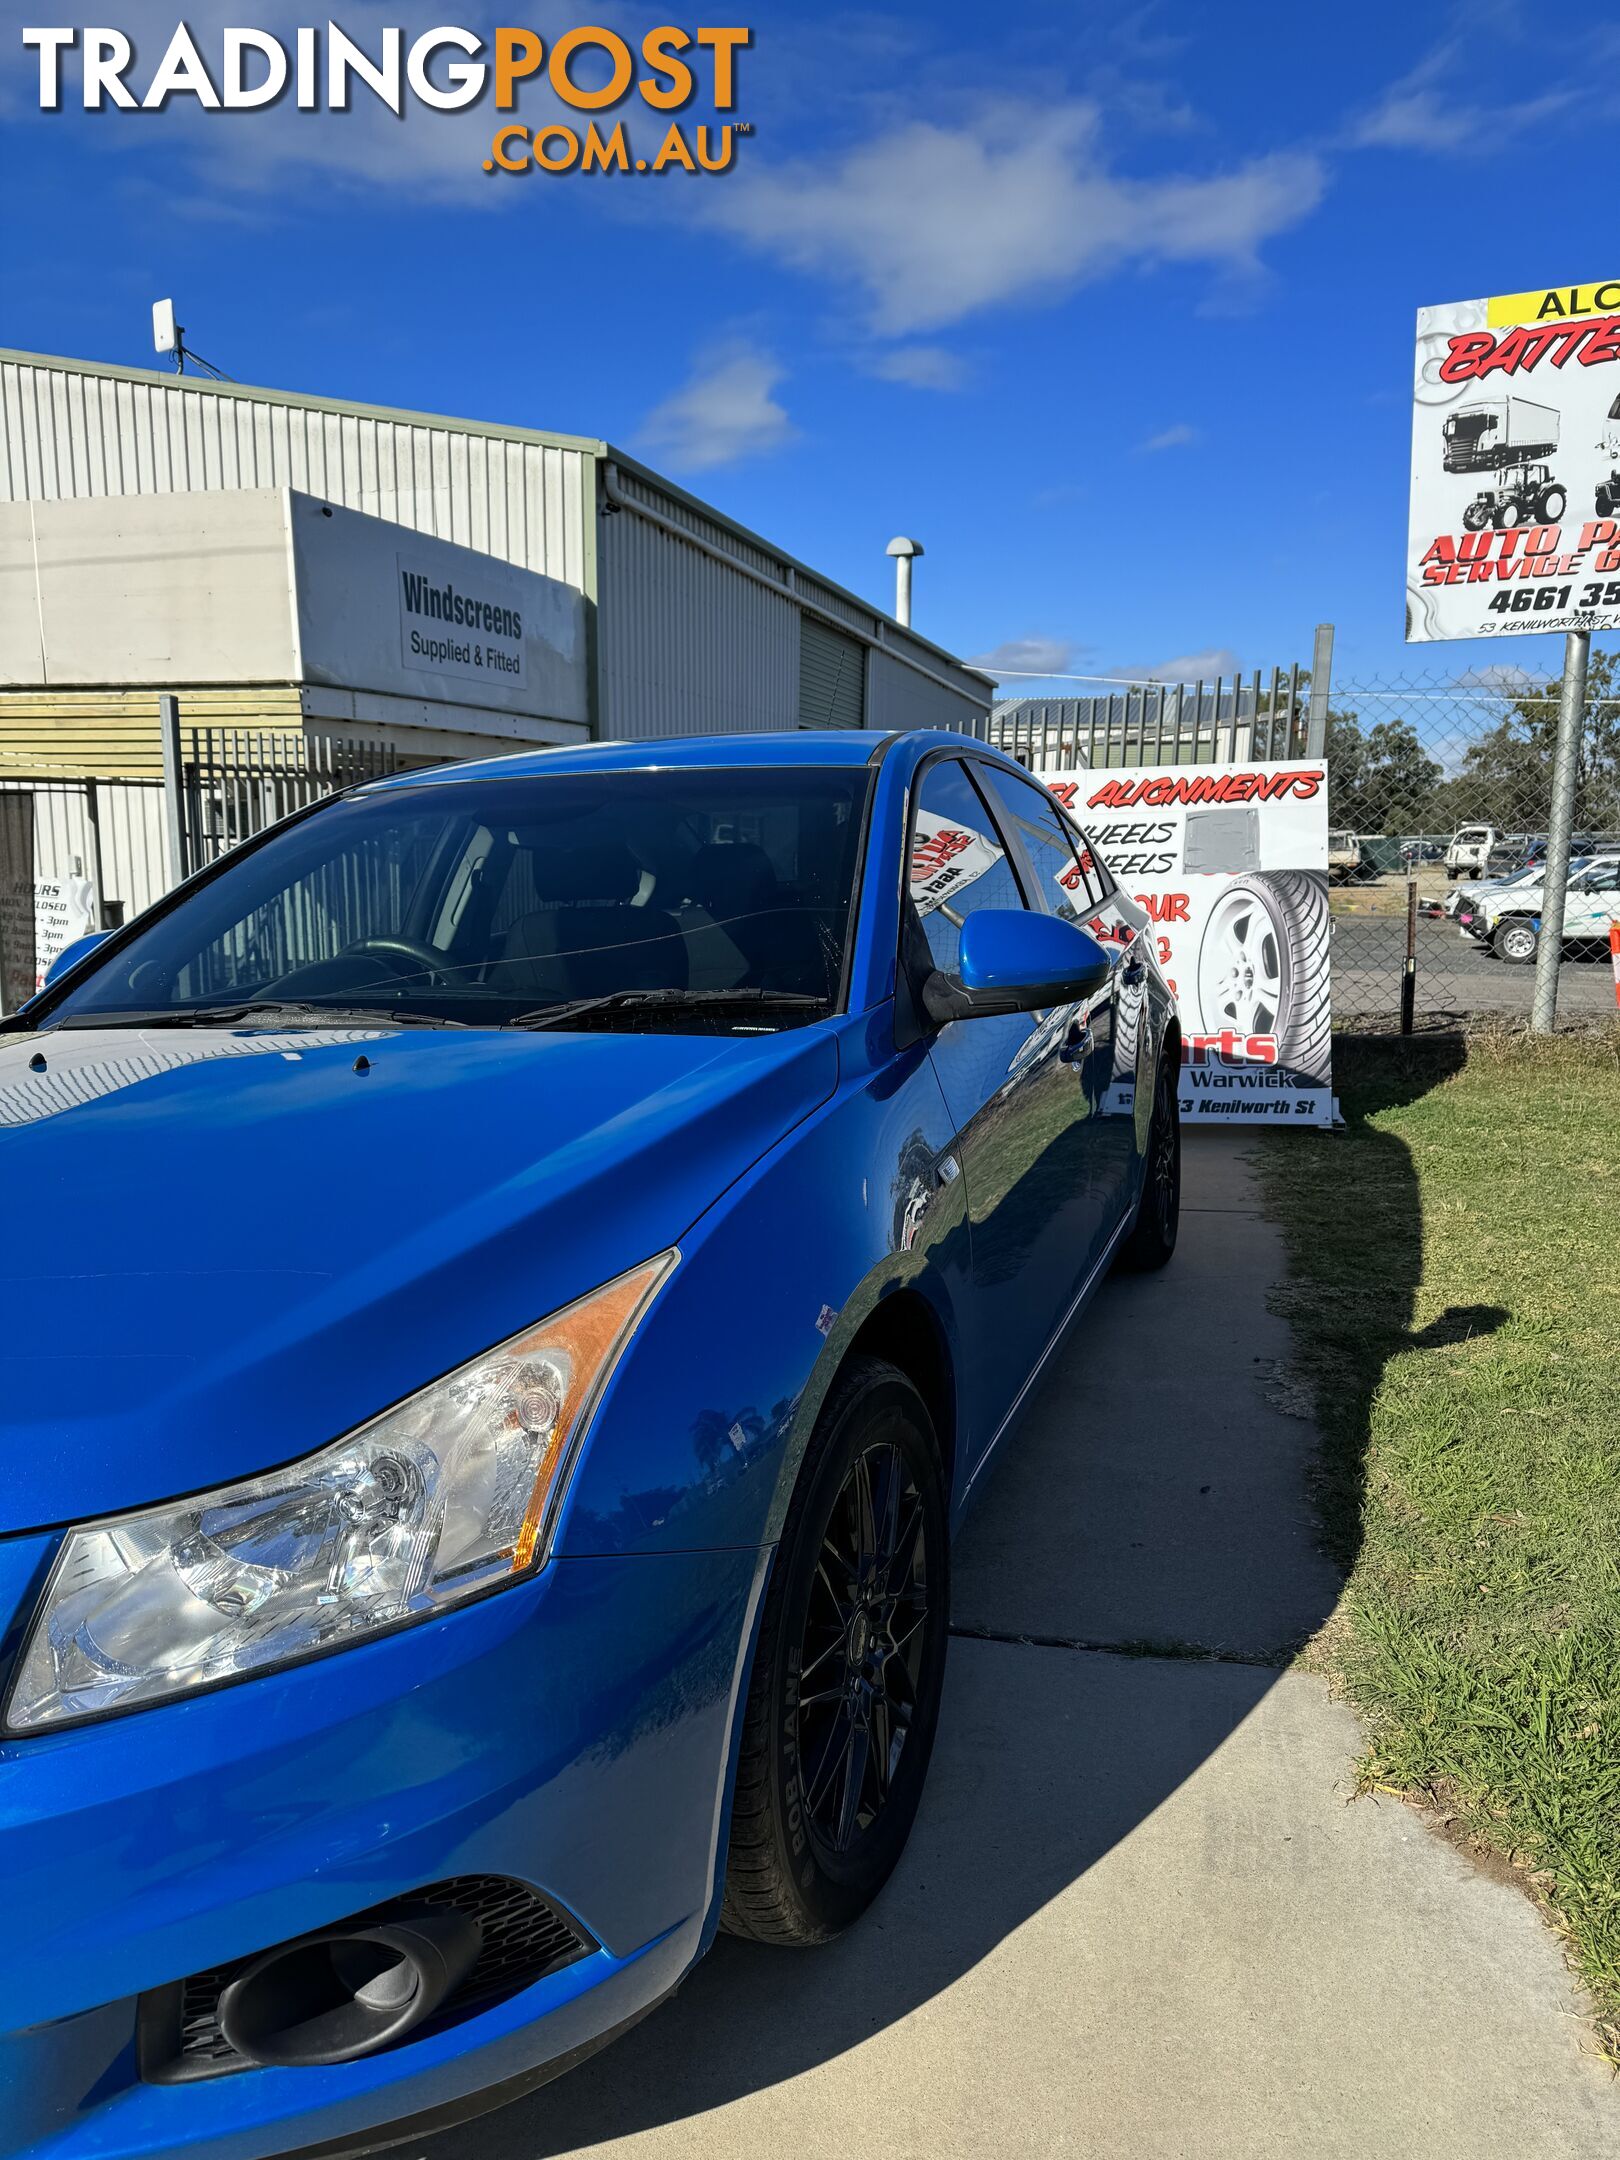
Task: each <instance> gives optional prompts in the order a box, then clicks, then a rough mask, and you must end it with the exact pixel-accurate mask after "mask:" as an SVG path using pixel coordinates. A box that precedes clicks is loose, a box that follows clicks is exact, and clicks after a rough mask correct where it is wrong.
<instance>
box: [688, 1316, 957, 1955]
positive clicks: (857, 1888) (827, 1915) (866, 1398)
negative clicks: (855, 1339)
mask: <svg viewBox="0 0 1620 2160" xmlns="http://www.w3.org/2000/svg"><path fill="white" fill-rule="evenodd" d="M948 1534H949V1533H948V1523H947V1509H946V1496H945V1478H944V1472H943V1470H942V1468H941V1463H940V1455H939V1448H938V1443H937V1441H936V1439H935V1436H934V1429H933V1424H932V1422H931V1420H930V1418H929V1415H928V1410H927V1407H926V1405H925V1404H924V1402H923V1400H922V1397H921V1396H920V1395H919V1394H918V1393H917V1390H916V1389H915V1388H914V1387H913V1386H912V1384H911V1382H910V1381H909V1380H908V1379H907V1378H906V1376H905V1374H904V1373H902V1372H900V1371H899V1370H898V1368H897V1367H895V1366H893V1365H890V1364H887V1363H885V1362H884V1361H883V1360H882V1359H879V1358H856V1359H854V1360H852V1361H851V1363H850V1364H849V1365H848V1366H847V1367H846V1368H845V1370H844V1371H843V1372H842V1373H841V1374H840V1375H839V1377H838V1379H837V1380H836V1381H835V1382H834V1383H833V1387H832V1391H831V1393H830V1394H829V1396H828V1398H827V1401H826V1403H825V1405H824V1406H823V1408H822V1412H821V1416H820V1417H819V1418H818V1419H817V1421H816V1428H815V1431H814V1433H813V1434H812V1435H811V1439H810V1445H809V1448H808V1449H807V1451H806V1454H805V1460H804V1466H803V1468H802V1469H801V1471H800V1473H799V1482H798V1485H797V1487H796V1488H795V1491H794V1494H793V1499H792V1502H791V1503H790V1505H789V1508H788V1515H787V1521H786V1523H785V1524H784V1525H783V1530H782V1540H781V1545H780V1548H779V1550H778V1552H777V1556H776V1562H775V1565H774V1567H773V1568H772V1571H771V1581H770V1586H769V1588H768V1590H767V1591H766V1596H765V1611H764V1614H763V1616H762V1618H761V1621H760V1632H759V1641H758V1644H757V1646H756V1648H755V1652H754V1671H753V1677H752V1680H751V1681H750V1684H749V1691H748V1705H747V1709H746V1711H745V1713H744V1723H743V1737H742V1749H741V1754H740V1758H739V1761H738V1766H737V1796H736V1800H735V1802H734V1804H733V1809H732V1822H731V1850H730V1856H729V1859H728V1861H727V1866H726V1887H725V1897H724V1901H723V1904H722V1907H721V1924H722V1926H724V1927H725V1928H726V1929H727V1930H728V1932H729V1933H731V1934H733V1935H747V1936H752V1937H753V1938H754V1939H755V1940H756V1941H759V1942H773V1943H787V1944H795V1945H798V1944H808V1943H822V1942H831V1941H832V1939H833V1938H834V1936H836V1935H839V1934H841V1933H842V1932H843V1930H844V1929H845V1928H847V1927H848V1926H849V1925H850V1924H851V1922H852V1921H854V1920H857V1919H858V1918H859V1917H860V1915H861V1914H862V1913H863V1912H864V1911H865V1910H866V1908H867V1906H868V1905H870V1904H871V1902H872V1900H873V1899H874V1898H875V1897H876V1896H877V1894H878V1892H879V1891H880V1890H881V1889H882V1888H883V1885H884V1884H885V1883H886V1882H887V1881H888V1879H889V1876H890V1874H891V1873H892V1872H893V1870H894V1866H895V1863H896V1861H897V1860H898V1859H899V1858H900V1855H901V1853H902V1851H903V1850H904V1849H905V1843H906V1838H907V1836H908V1834H909V1833H910V1830H911V1825H912V1821H913V1819H914V1818H915V1816H916V1813H917V1803H918V1801H919V1800H920V1799H921V1798H922V1789H923V1781H924V1779H925V1778H926V1776H927V1774H928V1759H929V1756H930V1754H931V1752H932V1750H933V1745H934V1731H935V1727H936V1726H937V1724H938V1722H939V1701H940V1693H941V1690H942V1688H943V1686H944V1680H945V1648H946V1642H947V1639H948V1632H949V1622H950V1556H949V1552H948V1549H947V1538H948Z"/></svg>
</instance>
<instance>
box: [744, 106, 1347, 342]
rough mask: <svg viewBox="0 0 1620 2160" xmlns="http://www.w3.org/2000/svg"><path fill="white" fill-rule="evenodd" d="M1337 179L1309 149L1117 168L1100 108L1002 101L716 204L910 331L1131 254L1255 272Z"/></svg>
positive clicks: (759, 182)
mask: <svg viewBox="0 0 1620 2160" xmlns="http://www.w3.org/2000/svg"><path fill="white" fill-rule="evenodd" d="M1323 185H1324V181H1323V173H1322V167H1321V165H1320V163H1319V162H1318V160H1317V159H1316V158H1314V157H1312V156H1309V155H1307V154H1305V153H1302V152H1276V153H1273V154H1271V155H1268V156H1262V157H1256V158H1251V159H1249V160H1247V161H1246V162H1245V163H1243V164H1241V165H1238V166H1236V167H1234V168H1233V169H1232V170H1231V171H1228V172H1216V173H1209V174H1205V175H1200V176H1179V177H1171V178H1166V179H1153V180H1131V179H1128V178H1125V177H1123V176H1122V175H1120V174H1118V173H1116V172H1114V171H1112V170H1110V169H1109V166H1108V164H1107V161H1106V159H1105V156H1104V153H1103V149H1102V146H1101V142H1100V140H1099V112H1098V109H1097V107H1096V106H1094V105H1092V104H1089V103H1085V102H1079V101H1072V102H1070V103H1068V104H1061V105H1057V106H1055V107H1053V106H1050V105H1033V104H1029V105H1022V104H1013V103H1007V102H1003V103H1000V104H997V105H994V106H989V107H986V108H985V109H984V110H983V111H982V112H981V113H980V114H979V115H978V117H976V118H975V119H973V120H971V121H968V122H966V123H963V124H960V125H955V126H947V125H943V124H940V123H937V122H933V121H924V120H914V121H910V122H908V123H906V124H905V125H903V126H900V127H897V128H893V129H891V130H889V131H888V132H886V133H883V134H880V135H878V136H875V137H874V138H872V139H871V140H869V141H867V142H864V143H861V144H859V145H858V146H857V147H856V148H854V149H852V150H850V151H848V152H847V153H846V154H845V155H844V156H843V157H842V158H841V159H838V160H836V161H833V162H825V161H824V162H818V163H816V164H813V165H812V164H800V165H789V166H780V167H778V168H776V169H775V170H769V169H762V168H755V169H754V170H753V171H751V172H749V173H747V174H742V173H739V175H738V184H737V185H735V186H729V185H728V186H726V187H723V188H719V189H716V190H713V191H712V192H711V194H710V196H709V197H708V198H707V200H706V202H705V205H704V212H705V215H706V216H707V217H708V218H709V219H710V220H711V221H712V222H713V223H714V224H716V225H718V226H721V227H723V228H724V229H725V230H727V231H729V232H732V233H734V234H736V235H737V236H738V237H739V238H740V239H742V240H744V241H747V242H748V243H749V244H750V245H752V246H754V247H757V248H759V249H760V250H761V251H762V252H764V253H766V254H769V255H772V256H774V257H776V258H777V259H778V260H780V261H783V262H785V263H787V264H789V265H790V266H792V267H793V268H795V269H799V270H803V271H808V272H812V273H814V274H816V275H819V276H827V277H831V278H834V279H837V280H845V279H848V280H851V281H853V282H854V283H855V284H856V285H857V286H858V287H860V288H861V289H862V291H863V292H864V294H865V299H866V305H867V311H868V314H869V317H870V320H871V322H872V324H873V326H874V327H875V328H876V329H877V330H879V331H881V332H883V333H884V334H885V335H888V336H904V335H906V334H908V333H910V332H915V331H919V330H932V329H938V328H940V327H941V326H942V325H944V324H946V323H952V322H957V321H960V320H961V319H962V318H963V317H964V316H966V315H970V314H972V313H974V312H975V311H976V310H978V309H983V308H989V307H997V306H1005V305H1008V304H1010V303H1011V302H1013V301H1014V300H1025V299H1028V298H1030V297H1038V296H1041V295H1053V294H1056V293H1059V292H1062V291H1064V290H1067V289H1068V288H1070V287H1072V286H1075V285H1078V284H1080V283H1082V282H1084V281H1085V280H1086V279H1088V278H1094V277H1098V276H1101V275H1102V274H1103V273H1104V272H1105V271H1107V270H1108V269H1110V268H1112V267H1114V266H1116V265H1117V264H1119V263H1121V262H1128V261H1129V262H1137V263H1203V264H1207V265H1211V266H1214V267H1215V268H1217V269H1221V270H1227V271H1234V270H1235V271H1252V270H1254V269H1255V268H1256V267H1257V266H1258V261H1259V250H1260V247H1261V246H1262V244H1263V243H1264V242H1265V241H1267V240H1269V239H1270V238H1272V237H1273V235H1275V234H1277V233H1279V232H1283V231H1285V230H1287V228H1288V227H1290V226H1292V225H1296V224H1298V223H1299V222H1300V220H1301V219H1303V218H1305V217H1307V216H1309V214H1310V213H1311V211H1313V210H1314V209H1315V207H1316V205H1317V203H1318V202H1319V201H1320V200H1321V196H1322V190H1323Z"/></svg>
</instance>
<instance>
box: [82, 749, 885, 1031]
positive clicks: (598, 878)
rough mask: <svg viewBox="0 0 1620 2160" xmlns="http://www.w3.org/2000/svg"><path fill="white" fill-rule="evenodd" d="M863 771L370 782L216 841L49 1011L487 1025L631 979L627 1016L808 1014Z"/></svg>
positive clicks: (698, 770) (824, 994)
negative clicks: (634, 1002)
mask: <svg viewBox="0 0 1620 2160" xmlns="http://www.w3.org/2000/svg"><path fill="white" fill-rule="evenodd" d="M869 792H870V775H869V773H868V772H867V771H866V770H865V768H854V769H850V770H844V769H842V768H839V769H832V768H828V769H825V770H822V769H814V768H800V767H791V766H771V767H749V766H738V767H727V768H702V767H680V766H672V767H666V768H663V769H658V770H653V771H647V772H637V771H629V772H612V771H608V772H585V773H560V774H545V773H541V774H526V775H513V776H506V777H500V778H493V779H491V778H484V777H479V778H471V777H469V778H468V779H465V780H455V779H445V780H434V781H427V782H423V783H421V784H419V785H415V786H409V787H398V786H395V785H393V784H389V785H387V786H385V787H382V788H378V789H373V790H362V791H360V792H359V793H357V794H354V795H351V796H348V797H346V798H343V799H340V800H339V801H337V802H334V803H332V804H329V805H327V806H326V807H324V808H322V809H320V810H317V811H316V812H315V813H314V814H313V815H312V816H310V817H308V818H306V819H304V820H302V821H300V822H298V823H296V824H293V825H291V826H288V827H286V828H285V829H283V830H282V831H280V832H275V833H272V834H271V835H270V836H269V837H268V838H267V839H265V840H264V841H262V842H261V843H259V844H258V845H256V846H249V847H246V848H244V849H243V850H242V851H241V853H240V854H239V855H234V856H227V857H225V858H224V860H223V861H222V862H221V864H220V865H219V867H218V869H217V871H216V872H215V873H214V875H213V876H212V877H211V878H210V879H209V880H208V881H207V882H206V883H205V884H203V885H201V886H199V887H198V888H197V889H196V890H195V891H194V892H192V893H190V894H189V895H187V896H186V897H185V898H183V899H181V900H180V901H179V902H178V903H176V904H175V905H173V906H172V907H171V908H169V910H168V911H167V912H166V913H165V914H163V915H162V916H161V917H159V918H158V919H157V920H156V921H153V922H151V923H149V924H148V925H146V926H145V927H141V928H137V929H136V931H135V933H134V935H133V937H132V938H131V939H130V940H129V941H128V942H126V943H124V944H123V945H121V947H120V948H119V949H117V950H116V951H114V952H113V953H111V954H110V955H109V956H108V958H107V960H106V961H105V963H104V965H102V966H101V967H99V968H98V969H96V971H95V972H94V973H92V974H91V975H90V976H89V977H88V978H87V979H86V980H85V981H83V982H82V983H81V984H79V985H78V986H76V987H75V988H74V989H72V990H71V991H69V992H68V993H67V995H66V996H65V997H64V998H63V999H62V1000H61V1001H60V1003H59V1005H58V1007H57V1016H59V1017H60V1018H61V1020H62V1021H63V1022H64V1023H65V1024H68V1025H76V1024H85V1023H86V1022H87V1021H88V1020H89V1019H90V1017H91V1016H92V1015H101V1014H112V1013H119V1012H126V1013H127V1012H135V1011H139V1012H141V1013H143V1014H147V1015H151V1014H168V1013H174V1014H184V1013H185V1012H186V1011H187V1009H188V1008H191V1007H200V1006H208V1005H214V1004H219V1003H220V1002H222V1001H225V1002H232V1003H234V1002H236V1001H238V1000H251V1001H253V1002H254V1003H256V1004H263V1003H266V1002H270V1001H273V1002H277V1003H283V1004H311V1005H316V1006H319V1005H322V1004H327V1005H342V1004H345V1003H347V1004H350V1005H353V1004H356V1003H363V1004H365V1005H367V1006H372V1005H375V1004H377V1003H379V1002H380V1003H382V1004H383V1005H385V1006H386V1007H387V1008H388V1009H389V1010H390V1011H395V1010H397V1011H398V1012H399V1013H400V1014H401V1015H402V1016H405V1017H413V1016H414V1017H420V1018H430V1019H447V1020H458V1021H462V1022H465V1023H467V1024H469V1025H473V1026H499V1025H500V1024H501V1023H502V1022H503V1021H506V1020H509V1019H513V1018H515V1017H517V1016H518V1015H520V1014H525V1013H530V1012H533V1011H536V1010H538V1009H540V1008H544V1007H548V1006H553V1005H562V1004H565V1003H566V1004H574V1003H576V1002H583V1001H586V1000H593V999H612V998H621V997H624V996H627V995H630V994H640V995H641V997H642V1000H643V1002H641V1003H640V1004H638V1006H637V1008H636V1013H637V1015H639V1017H633V1016H630V1015H625V1016H623V1018H622V1024H623V1025H626V1026H629V1025H644V1026H645V1025H657V1024H668V1025H677V1024H679V1025H682V1026H685V1025H688V1024H690V1023H689V1019H688V1018H687V1017H683V1015H689V1014H690V1011H691V1008H690V1007H689V1006H682V1007H679V1008H677V1006H676V1004H675V999H676V997H677V996H679V995H680V994H681V993H685V992H688V991H717V990H718V991H741V992H744V993H747V994H748V995H749V996H754V995H757V996H758V997H759V998H761V999H764V998H769V997H772V996H784V997H787V998H789V999H795V1000H801V1001H804V1004H805V1010H806V1013H807V1014H809V1015H810V1016H812V1017H813V1010H812V1008H813V1007H814V1006H815V1005H817V1004H820V1005H824V1006H828V1007H830V1006H831V1005H832V1004H834V1003H835V1002H836V1000H837V996H838V993H839V989H840V984H841V978H842V969H843V959H844V951H845V946H846V942H847V937H848V928H849V918H850V910H851V905H852V899H853V887H854V877H855V864H856V859H857V855H858V851H859V842H860V832H861V824H862V817H863V813H864V809H865V805H866V800H867V797H868V794H869ZM648 992H655V993H660V994H661V997H662V1005H663V1009H664V1012H665V1013H666V1014H667V1015H668V1016H669V1017H668V1018H667V1021H665V1020H661V1019H660V1017H659V1013H660V1007H659V1002H658V1001H657V1000H654V1001H647V1000H646V999H645V993H648ZM710 1017H711V1021H712V1024H713V1025H715V1026H721V1027H728V1028H730V1027H740V1026H743V1025H745V1024H746V1025H751V1026H757V1025H766V1026H775V1025H777V1024H778V1022H777V1019H776V1018H775V1017H774V1016H769V1017H767V1018H765V1019H764V1020H760V1019H758V1018H757V1017H756V1018H754V1019H750V1018H749V1016H748V1015H747V1013H746V1010H745V1008H744V1007H743V1005H742V1003H741V1001H738V1002H737V1003H736V1004H733V1005H730V1006H728V1007H726V1008H725V1009H724V1010H720V1009H719V1008H716V1007H715V1005H714V1001H713V1000H710ZM592 1024H593V1025H598V1026H608V1025H618V1024H621V1021H620V1019H619V1018H618V1017H616V1015H615V1011H601V1012H599V1013H598V1015H597V1017H596V1019H595V1020H594V1021H593V1022H592ZM704 1024H709V1023H708V1022H705V1023H704Z"/></svg>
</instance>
